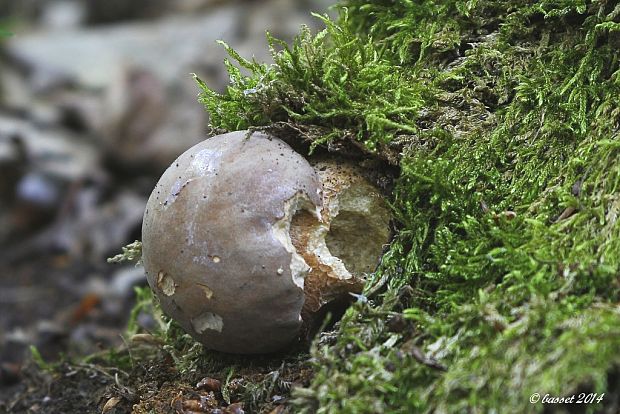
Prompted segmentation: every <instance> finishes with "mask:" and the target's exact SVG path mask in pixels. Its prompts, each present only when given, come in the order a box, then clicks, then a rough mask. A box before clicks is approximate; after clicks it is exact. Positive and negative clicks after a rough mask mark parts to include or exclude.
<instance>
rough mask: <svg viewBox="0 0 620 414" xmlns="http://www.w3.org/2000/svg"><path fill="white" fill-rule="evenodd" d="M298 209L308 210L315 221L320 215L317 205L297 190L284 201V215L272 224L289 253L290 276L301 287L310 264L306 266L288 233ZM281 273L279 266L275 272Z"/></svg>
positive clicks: (276, 236)
mask: <svg viewBox="0 0 620 414" xmlns="http://www.w3.org/2000/svg"><path fill="white" fill-rule="evenodd" d="M300 210H306V211H308V212H310V213H311V214H313V216H315V217H316V219H317V221H318V220H319V217H320V216H319V209H318V207H316V206H315V205H314V204H312V202H311V201H310V200H309V199H308V197H307V196H306V195H305V194H304V193H301V192H299V193H297V194H295V195H294V196H293V197H292V198H291V199H290V200H288V201H286V202H285V203H284V217H282V218H281V219H280V220H278V221H277V222H276V223H275V224H274V225H273V235H274V237H275V238H276V239H277V240H278V241H279V242H280V243H281V244H282V246H284V248H285V249H286V251H288V252H289V253H291V264H290V270H291V277H292V278H293V283H295V284H296V285H297V286H298V287H299V288H301V289H303V288H304V279H305V277H306V275H307V274H308V272H310V266H308V264H307V263H306V261H305V260H304V259H303V257H302V256H301V255H300V254H299V253H298V252H297V250H296V249H295V246H293V242H292V240H291V235H290V230H291V221H292V219H293V216H294V215H295V213H297V212H298V211H300ZM283 273H284V269H282V268H279V269H278V270H277V272H276V274H278V275H282V274H283Z"/></svg>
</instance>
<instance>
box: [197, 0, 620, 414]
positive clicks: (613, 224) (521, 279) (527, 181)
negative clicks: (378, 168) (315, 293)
mask: <svg viewBox="0 0 620 414" xmlns="http://www.w3.org/2000/svg"><path fill="white" fill-rule="evenodd" d="M342 5H344V6H346V7H347V10H348V12H344V11H343V13H342V14H341V18H340V20H339V22H337V23H334V22H331V21H329V20H326V19H324V21H325V23H326V26H327V28H326V30H325V31H323V32H321V33H319V34H317V35H312V34H310V33H309V32H308V31H307V30H303V31H302V33H301V34H300V36H299V38H298V39H297V41H296V43H295V44H294V45H293V47H292V48H286V47H285V46H284V45H281V44H279V43H277V42H275V41H274V40H273V39H271V40H272V45H274V46H275V45H276V44H279V45H280V46H281V47H282V48H283V49H282V50H280V51H275V47H274V60H275V64H274V65H272V66H265V65H260V64H257V63H255V62H247V61H244V60H243V59H242V58H241V57H239V56H237V55H235V54H234V52H232V51H231V53H232V56H233V58H235V59H236V60H237V61H238V62H239V63H240V64H241V65H242V66H244V67H246V68H247V69H249V70H250V75H249V76H243V75H241V73H240V72H239V71H238V70H237V69H236V68H235V67H234V66H233V65H231V64H229V70H230V71H231V78H232V80H233V82H232V84H231V85H230V87H229V89H228V90H227V92H225V93H224V94H223V95H218V94H216V93H214V92H211V91H210V90H209V89H208V88H207V87H206V85H204V84H201V86H203V88H204V95H203V97H202V100H203V102H204V103H205V104H206V105H207V108H208V109H209V111H210V113H211V115H212V119H211V122H212V124H213V126H214V127H215V128H221V129H225V130H229V129H240V128H247V127H259V126H265V125H273V124H285V125H288V126H289V127H290V128H291V129H292V130H295V131H298V138H299V139H306V140H307V139H310V140H311V141H312V142H313V143H314V145H323V144H329V147H330V148H337V147H338V145H337V144H338V143H349V144H351V143H352V144H354V145H355V146H359V147H361V150H362V151H363V152H364V153H366V154H367V155H370V156H376V157H379V158H382V159H385V160H389V161H392V162H397V163H398V165H399V166H400V171H401V174H400V177H399V178H398V180H397V182H396V186H395V189H394V192H393V197H392V200H391V202H392V204H393V206H394V214H395V216H396V217H397V219H398V221H399V226H400V230H399V232H398V234H397V235H396V236H395V239H394V241H393V243H392V245H391V248H390V250H389V251H388V252H387V253H386V255H385V256H384V258H383V262H382V265H381V267H380V269H379V270H378V272H377V273H376V274H375V275H374V276H373V279H372V280H371V282H370V283H369V284H368V286H367V289H366V294H367V295H368V296H369V297H370V298H371V301H370V302H368V303H360V304H358V305H356V306H354V307H353V308H352V309H350V310H349V311H348V312H347V314H346V315H345V317H344V318H343V320H342V321H341V322H340V324H339V330H338V337H337V339H336V341H335V343H333V344H319V343H317V344H315V346H314V349H313V352H312V354H313V357H314V360H315V361H316V373H315V376H314V380H313V382H312V384H311V385H310V386H309V387H308V388H304V389H297V390H296V391H294V395H295V397H296V398H295V404H296V410H298V411H301V412H314V411H318V412H323V413H331V412H355V413H362V412H369V413H374V412H403V413H409V412H434V411H445V412H464V411H465V412H467V411H472V412H488V411H492V410H499V411H501V412H534V411H535V412H541V411H543V409H544V408H545V407H544V406H543V405H542V404H536V405H531V404H530V403H529V395H531V394H532V393H534V392H538V393H541V394H542V395H544V394H546V393H549V394H551V395H557V396H562V395H570V394H572V393H576V392H580V391H594V392H598V393H605V394H606V396H605V398H604V400H603V403H605V401H608V402H610V401H613V400H614V398H615V399H618V398H619V396H618V391H617V390H618V383H617V381H618V380H617V377H618V372H619V371H620V310H619V308H618V303H619V301H620V279H619V274H620V224H619V223H618V221H617V220H618V215H619V214H620V197H619V196H618V190H619V188H618V186H619V185H620V168H619V166H620V144H619V142H620V136H619V129H618V125H620V109H619V107H618V97H619V96H620V53H619V52H618V50H619V48H618V46H619V43H620V42H619V38H620V34H619V32H620V23H618V21H619V20H618V19H619V16H620V7H619V6H618V5H617V4H616V3H615V2H609V1H604V0H597V1H568V0H555V1H541V2H536V3H535V4H532V2H526V1H518V0H511V1H492V0H478V1H456V0H454V1H442V2H439V1H430V0H425V1H372V2H371V1H363V0H348V1H343V2H342ZM394 151H396V152H397V153H398V154H399V155H398V156H397V157H396V159H395V158H394V156H393V154H394ZM394 160H395V161H394ZM395 318H396V319H397V318H403V319H404V320H405V321H407V323H406V324H405V327H404V328H400V329H394V328H393V326H392V325H393V324H391V323H389V320H390V319H392V320H394V319H395ZM597 407H598V408H600V407H601V406H600V405H599V406H590V407H589V409H591V410H594V409H595V408H597Z"/></svg>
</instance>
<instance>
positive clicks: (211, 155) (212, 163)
mask: <svg viewBox="0 0 620 414" xmlns="http://www.w3.org/2000/svg"><path fill="white" fill-rule="evenodd" d="M221 156H222V151H218V150H213V149H203V150H202V151H198V152H197V153H196V154H195V155H194V158H193V159H192V162H191V163H190V165H189V168H190V169H191V170H192V171H194V172H195V173H196V174H197V175H199V176H201V177H204V176H205V175H212V174H214V173H215V172H216V170H217V169H218V167H219V166H220V158H221Z"/></svg>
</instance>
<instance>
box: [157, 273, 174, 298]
mask: <svg viewBox="0 0 620 414" xmlns="http://www.w3.org/2000/svg"><path fill="white" fill-rule="evenodd" d="M157 287H158V288H159V289H160V290H161V291H162V292H163V293H164V295H166V296H172V295H174V291H175V290H176V286H175V285H174V279H173V278H172V277H171V276H168V275H167V274H166V273H164V272H159V273H158V274H157Z"/></svg>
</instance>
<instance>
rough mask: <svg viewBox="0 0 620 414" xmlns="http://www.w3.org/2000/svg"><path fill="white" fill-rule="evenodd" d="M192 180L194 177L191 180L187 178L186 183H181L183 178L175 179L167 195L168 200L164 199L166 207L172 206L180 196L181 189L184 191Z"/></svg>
mask: <svg viewBox="0 0 620 414" xmlns="http://www.w3.org/2000/svg"><path fill="white" fill-rule="evenodd" d="M192 181H194V178H190V179H189V180H186V181H185V182H184V183H181V180H177V181H175V182H174V185H173V186H172V189H171V190H170V194H169V195H168V197H166V200H164V209H167V208H168V207H170V206H171V205H172V203H174V202H175V201H176V199H177V198H178V197H179V194H181V191H183V189H184V188H185V187H186V186H187V185H188V184H189V183H191V182H192Z"/></svg>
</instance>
